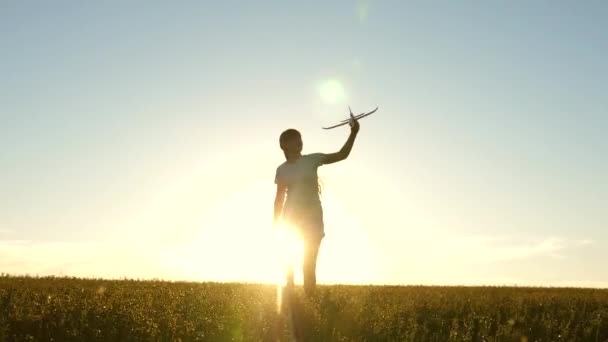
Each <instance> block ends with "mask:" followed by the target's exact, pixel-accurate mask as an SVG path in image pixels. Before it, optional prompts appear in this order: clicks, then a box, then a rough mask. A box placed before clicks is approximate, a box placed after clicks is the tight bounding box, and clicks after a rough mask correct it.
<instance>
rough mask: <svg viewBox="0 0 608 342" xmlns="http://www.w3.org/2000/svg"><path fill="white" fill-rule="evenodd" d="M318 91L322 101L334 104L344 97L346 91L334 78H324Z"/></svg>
mask: <svg viewBox="0 0 608 342" xmlns="http://www.w3.org/2000/svg"><path fill="white" fill-rule="evenodd" d="M319 93H320V95H321V98H322V99H323V101H325V102H326V103H329V104H336V103H339V102H341V101H343V100H344V99H345V98H346V92H345V91H344V87H343V86H342V83H341V82H340V81H338V80H335V79H330V80H326V81H325V82H323V83H322V84H321V86H320V87H319Z"/></svg>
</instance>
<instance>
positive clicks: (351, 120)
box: [322, 106, 378, 129]
mask: <svg viewBox="0 0 608 342" xmlns="http://www.w3.org/2000/svg"><path fill="white" fill-rule="evenodd" d="M377 110H378V107H376V109H374V110H372V111H371V112H367V113H361V114H357V115H353V111H352V110H351V109H350V106H348V111H349V112H350V117H349V118H348V119H345V120H342V121H340V123H338V124H337V125H333V126H329V127H322V128H323V129H332V128H336V127H340V126H344V125H346V124H349V125H351V126H352V125H353V124H354V121H355V120H359V119H361V118H364V117H366V116H368V115H371V114H374V113H375V112H376V111H377Z"/></svg>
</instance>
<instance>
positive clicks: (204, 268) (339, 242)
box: [157, 184, 375, 287]
mask: <svg viewBox="0 0 608 342" xmlns="http://www.w3.org/2000/svg"><path fill="white" fill-rule="evenodd" d="M267 192H268V187H267V185H265V184H262V185H259V186H257V185H256V186H252V187H251V188H247V189H242V190H241V191H239V192H236V193H234V194H230V195H228V196H226V197H225V198H223V199H221V200H218V201H217V202H216V203H215V204H214V205H213V206H212V207H209V208H208V209H207V210H206V211H205V212H204V213H203V214H204V215H201V219H202V220H201V222H199V224H198V225H197V227H199V228H198V229H197V230H196V232H195V233H193V235H192V236H191V238H190V239H189V240H188V241H185V242H183V243H179V244H177V243H176V244H174V245H165V247H164V248H162V250H160V251H157V252H158V255H159V258H160V260H161V263H162V266H164V267H165V269H168V270H171V272H172V274H171V278H173V279H179V280H184V279H185V280H194V281H221V282H253V283H265V284H273V285H277V286H279V287H281V286H282V285H284V284H285V282H286V275H287V273H286V272H287V270H288V268H289V267H292V268H293V270H294V281H295V283H296V285H298V284H302V283H303V275H302V261H303V243H302V241H301V239H300V238H299V236H298V235H297V234H296V233H295V232H294V230H293V229H289V227H286V226H279V227H273V226H272V224H271V222H270V221H269V219H268V215H267V214H268V211H269V209H268V207H269V206H271V205H272V203H271V200H272V198H271V200H270V201H268V203H271V204H270V205H269V204H268V203H265V202H263V201H260V200H259V198H264V197H268V196H267ZM324 207H326V208H327V214H326V230H327V233H328V237H327V238H326V239H324V241H323V243H322V246H321V249H320V251H319V259H318V263H317V279H318V282H319V284H323V283H327V284H331V283H351V284H356V283H368V282H369V281H371V280H372V279H373V274H374V272H373V271H374V268H375V259H374V254H375V253H374V250H373V248H372V246H370V244H369V241H368V239H367V236H366V234H365V230H364V229H363V227H361V226H360V225H359V224H358V222H357V221H356V219H354V218H353V217H352V216H353V215H352V214H349V212H348V210H346V208H344V207H343V206H342V205H340V203H339V201H337V199H336V198H333V197H332V196H331V194H330V192H326V193H325V195H324ZM235 208H238V215H235Z"/></svg>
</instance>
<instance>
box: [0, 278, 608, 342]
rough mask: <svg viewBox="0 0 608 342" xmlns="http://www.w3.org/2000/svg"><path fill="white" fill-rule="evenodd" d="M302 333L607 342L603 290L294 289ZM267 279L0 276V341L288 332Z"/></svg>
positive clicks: (321, 337) (312, 336) (345, 337)
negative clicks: (208, 280)
mask: <svg viewBox="0 0 608 342" xmlns="http://www.w3.org/2000/svg"><path fill="white" fill-rule="evenodd" d="M295 298H296V299H295V300H296V304H295V305H294V306H293V307H294V312H295V317H296V322H297V326H298V327H299V328H300V331H301V332H302V337H303V340H305V341H522V340H527V341H608V290H596V289H557V288H556V289H552V288H513V287H424V286H407V287H388V286H319V288H318V293H317V295H316V296H315V297H314V298H312V299H306V298H305V297H304V296H303V293H302V291H301V288H299V287H298V288H296V297H295ZM277 307H278V306H277V288H276V286H271V285H249V284H223V283H187V282H164V281H135V280H93V279H89V280H85V279H75V278H30V277H11V276H0V341H51V340H54V341H276V338H277V337H281V338H282V340H286V339H285V336H286V332H287V331H288V325H287V323H286V322H287V320H286V319H285V315H281V314H279V313H277Z"/></svg>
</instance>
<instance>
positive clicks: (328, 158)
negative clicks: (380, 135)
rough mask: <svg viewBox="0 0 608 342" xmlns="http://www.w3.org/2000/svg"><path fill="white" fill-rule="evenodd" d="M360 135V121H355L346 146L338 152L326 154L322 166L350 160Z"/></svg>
mask: <svg viewBox="0 0 608 342" xmlns="http://www.w3.org/2000/svg"><path fill="white" fill-rule="evenodd" d="M358 133H359V121H358V120H354V124H353V125H352V126H351V128H350V135H349V136H348V139H346V142H345V143H344V146H342V148H341V149H340V151H338V152H334V153H327V154H324V155H323V158H322V159H321V164H331V163H335V162H339V161H341V160H344V159H346V158H348V156H349V155H350V151H351V150H352V149H353V144H354V143H355V139H356V138H357V134H358Z"/></svg>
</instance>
